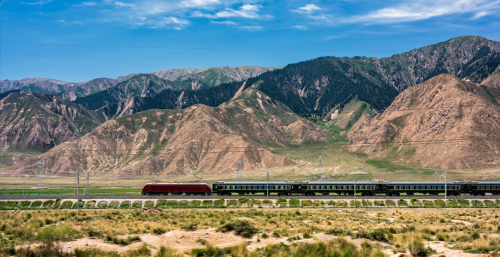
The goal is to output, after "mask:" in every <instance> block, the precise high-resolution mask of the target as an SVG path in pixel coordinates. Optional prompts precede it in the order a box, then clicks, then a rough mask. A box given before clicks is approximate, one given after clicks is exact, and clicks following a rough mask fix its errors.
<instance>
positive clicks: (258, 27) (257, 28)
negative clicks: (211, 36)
mask: <svg viewBox="0 0 500 257" xmlns="http://www.w3.org/2000/svg"><path fill="white" fill-rule="evenodd" d="M211 23H213V24H223V25H229V26H234V27H235V28H237V29H244V30H249V31H258V30H261V29H263V27H261V26H258V25H250V26H248V25H243V26H242V25H240V24H239V23H236V22H233V21H211Z"/></svg>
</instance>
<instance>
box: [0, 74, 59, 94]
mask: <svg viewBox="0 0 500 257" xmlns="http://www.w3.org/2000/svg"><path fill="white" fill-rule="evenodd" d="M66 84H68V82H64V81H60V80H55V79H44V78H28V79H22V80H17V81H9V80H7V79H6V80H0V93H4V92H8V91H12V90H19V91H24V92H26V93H33V92H39V93H56V94H57V93H61V92H63V91H64V90H66V87H65V85H66Z"/></svg>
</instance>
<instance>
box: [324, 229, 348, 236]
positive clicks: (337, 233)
mask: <svg viewBox="0 0 500 257" xmlns="http://www.w3.org/2000/svg"><path fill="white" fill-rule="evenodd" d="M325 234H327V235H333V236H343V235H345V234H346V233H345V231H344V230H342V229H335V228H331V229H329V230H327V231H326V232H325Z"/></svg>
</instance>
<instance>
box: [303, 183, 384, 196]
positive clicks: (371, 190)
mask: <svg viewBox="0 0 500 257" xmlns="http://www.w3.org/2000/svg"><path fill="white" fill-rule="evenodd" d="M379 184H380V183H379V182H357V183H356V194H359V193H361V195H375V194H377V193H379V191H380V190H379ZM297 185H298V187H297V193H298V194H303V195H308V196H314V195H316V194H321V195H329V194H330V193H334V194H338V195H354V187H355V186H354V182H333V181H332V182H312V181H300V182H298V184H297Z"/></svg>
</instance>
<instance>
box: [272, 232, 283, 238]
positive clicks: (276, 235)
mask: <svg viewBox="0 0 500 257" xmlns="http://www.w3.org/2000/svg"><path fill="white" fill-rule="evenodd" d="M273 236H274V237H281V235H280V234H279V233H278V232H277V231H274V232H273Z"/></svg>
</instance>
